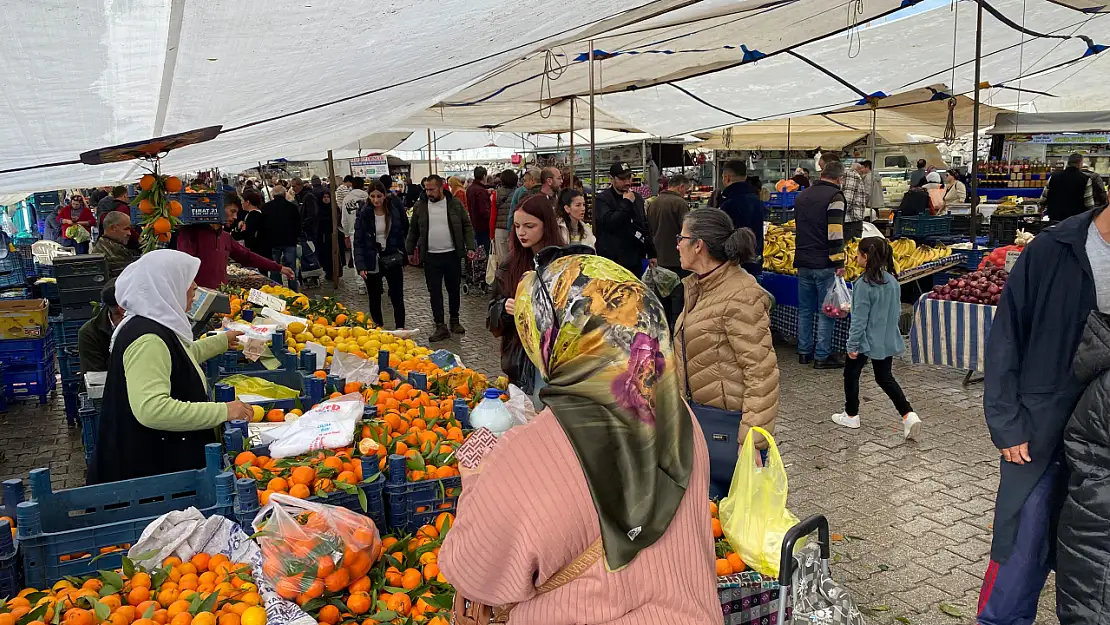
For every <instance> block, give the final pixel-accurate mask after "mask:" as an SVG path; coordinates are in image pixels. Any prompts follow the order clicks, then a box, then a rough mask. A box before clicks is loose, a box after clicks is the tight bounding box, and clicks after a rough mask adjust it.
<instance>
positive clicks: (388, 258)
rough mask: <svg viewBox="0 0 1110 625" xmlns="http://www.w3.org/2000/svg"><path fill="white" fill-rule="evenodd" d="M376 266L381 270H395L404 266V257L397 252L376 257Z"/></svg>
mask: <svg viewBox="0 0 1110 625" xmlns="http://www.w3.org/2000/svg"><path fill="white" fill-rule="evenodd" d="M378 265H379V266H380V267H381V268H382V269H396V268H398V267H404V266H405V255H404V254H402V253H401V252H398V251H393V252H389V253H388V254H379V255H378Z"/></svg>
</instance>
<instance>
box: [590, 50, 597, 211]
mask: <svg viewBox="0 0 1110 625" xmlns="http://www.w3.org/2000/svg"><path fill="white" fill-rule="evenodd" d="M595 143H596V140H595V137H594V40H593V39H591V40H590V185H592V186H593V189H594V196H593V198H591V199H592V202H591V205H592V206H594V210H593V213H594V215H595V216H596V215H597V208H596V207H597V186H598V185H597V149H596V146H595ZM594 226H595V227H596V226H597V224H596V223H595V224H594Z"/></svg>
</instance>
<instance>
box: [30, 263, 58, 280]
mask: <svg viewBox="0 0 1110 625" xmlns="http://www.w3.org/2000/svg"><path fill="white" fill-rule="evenodd" d="M35 275H36V276H38V277H40V278H53V277H54V265H40V264H38V263H35Z"/></svg>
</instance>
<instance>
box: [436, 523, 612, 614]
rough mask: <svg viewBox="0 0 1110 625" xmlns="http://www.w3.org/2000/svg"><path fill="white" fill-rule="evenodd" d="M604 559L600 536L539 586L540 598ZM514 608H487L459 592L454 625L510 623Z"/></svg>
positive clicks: (454, 610) (456, 596) (511, 606)
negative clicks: (510, 615)
mask: <svg viewBox="0 0 1110 625" xmlns="http://www.w3.org/2000/svg"><path fill="white" fill-rule="evenodd" d="M604 555H605V549H604V547H603V546H602V544H601V537H600V536H599V537H598V539H597V540H595V541H594V542H593V544H592V545H590V546H589V547H588V548H587V549H586V550H585V551H583V552H582V555H580V556H578V557H577V558H575V559H574V562H571V563H570V564H568V565H566V566H564V567H563V568H562V569H560V570H559V572H558V573H556V574H554V575H552V576H551V578H550V579H548V580H547V581H546V582H544V583H543V584H541V585H539V586H537V587H536V595H543V594H547V593H549V592H551V591H553V590H557V589H559V588H562V587H563V586H565V585H567V584H569V583H570V582H572V581H574V580H576V579H578V577H580V576H581V575H582V574H583V573H585V572H586V571H587V570H588V569H589V568H590V567H591V566H593V565H594V564H595V563H596V562H597V561H598V560H600V559H601V558H602V556H604ZM514 605H515V604H510V605H503V606H491V605H486V604H484V603H478V602H476V601H471V600H469V599H467V598H466V597H464V596H462V593H460V592H457V591H456V592H455V605H454V607H453V608H452V618H451V622H452V623H453V624H454V625H492V624H494V623H508V622H509V614H510V613H511V612H512V611H513V606H514Z"/></svg>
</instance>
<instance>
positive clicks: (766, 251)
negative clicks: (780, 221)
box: [763, 226, 798, 275]
mask: <svg viewBox="0 0 1110 625" xmlns="http://www.w3.org/2000/svg"><path fill="white" fill-rule="evenodd" d="M763 268H764V269H766V270H767V271H773V272H775V273H785V274H790V275H794V274H796V273H798V271H797V270H796V269H794V232H793V231H792V230H787V229H786V228H783V227H781V226H770V227H768V228H767V233H766V234H765V235H764V236H763Z"/></svg>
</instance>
